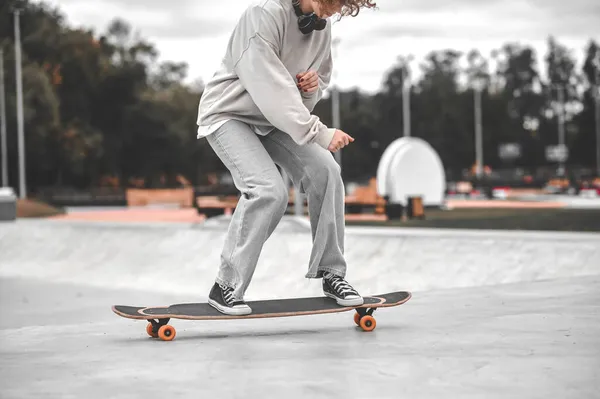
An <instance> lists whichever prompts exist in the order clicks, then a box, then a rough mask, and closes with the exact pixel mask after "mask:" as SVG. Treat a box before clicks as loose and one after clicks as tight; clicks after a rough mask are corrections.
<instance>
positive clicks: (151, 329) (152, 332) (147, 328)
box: [146, 323, 158, 338]
mask: <svg viewBox="0 0 600 399" xmlns="http://www.w3.org/2000/svg"><path fill="white" fill-rule="evenodd" d="M146 332H147V333H148V335H149V336H151V337H152V338H158V334H156V333H155V332H154V329H153V327H152V323H148V324H147V325H146Z"/></svg>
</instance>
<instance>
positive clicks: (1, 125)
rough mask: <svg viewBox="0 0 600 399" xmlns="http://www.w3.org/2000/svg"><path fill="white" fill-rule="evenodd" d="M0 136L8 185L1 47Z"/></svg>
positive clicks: (1, 54)
mask: <svg viewBox="0 0 600 399" xmlns="http://www.w3.org/2000/svg"><path fill="white" fill-rule="evenodd" d="M0 119H2V120H1V121H0V138H1V145H2V186H3V187H8V150H7V147H6V97H5V94H4V51H3V50H2V49H1V48H0Z"/></svg>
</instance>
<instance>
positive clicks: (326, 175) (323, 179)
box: [310, 157, 344, 191]
mask: <svg viewBox="0 0 600 399" xmlns="http://www.w3.org/2000/svg"><path fill="white" fill-rule="evenodd" d="M310 175H311V176H310V178H311V179H312V184H311V186H312V187H313V189H316V190H318V191H325V190H326V189H327V187H331V186H336V187H337V186H340V187H341V186H343V184H344V183H343V181H342V173H341V168H340V165H339V164H338V163H337V162H336V161H335V159H333V157H332V158H331V160H329V159H328V160H327V161H326V162H324V163H322V164H321V165H318V167H317V168H315V169H314V170H313V171H312V172H311V174H310Z"/></svg>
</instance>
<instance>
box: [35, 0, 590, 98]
mask: <svg viewBox="0 0 600 399" xmlns="http://www.w3.org/2000/svg"><path fill="white" fill-rule="evenodd" d="M47 1H50V2H51V4H53V5H57V6H59V7H60V9H61V10H62V11H63V13H65V14H66V15H67V17H68V18H67V20H68V21H69V23H71V24H74V25H77V26H81V25H83V26H86V27H93V28H94V29H95V30H96V31H97V32H101V31H105V30H106V27H107V26H108V23H109V22H110V21H111V20H112V19H113V18H114V17H115V16H119V17H121V18H122V19H124V20H125V21H128V22H129V23H130V24H131V26H132V28H133V29H134V30H135V31H139V32H140V34H141V35H142V37H144V38H147V39H148V40H149V41H151V42H152V43H154V44H156V47H157V49H158V50H159V52H160V55H161V57H160V58H161V59H169V60H173V61H185V62H187V63H188V64H189V66H190V68H189V75H190V76H189V78H190V79H191V80H193V79H196V78H199V77H201V78H203V79H205V80H207V79H209V78H210V77H211V76H212V75H213V73H214V71H215V69H216V68H217V67H218V65H219V63H220V60H221V57H222V55H223V53H224V51H225V47H226V45H227V40H228V38H229V34H230V32H231V30H232V29H233V27H234V26H235V23H236V22H237V20H238V18H239V16H240V14H241V13H242V12H243V10H244V9H245V8H246V7H247V6H248V4H249V2H250V1H254V0H218V1H212V2H209V1H207V0H174V1H171V2H168V1H164V0H145V1H141V0H103V1H102V3H101V6H100V7H99V6H98V3H97V2H92V1H89V0H47ZM377 6H378V9H377V10H362V11H361V13H360V14H359V15H358V17H357V18H344V19H343V20H342V21H340V22H334V26H333V30H334V36H336V37H339V38H341V39H342V41H341V44H340V47H339V53H338V55H337V57H336V61H335V63H336V74H337V75H336V81H337V82H338V83H339V84H340V86H341V87H343V88H347V87H354V86H358V87H360V88H362V89H364V90H367V91H372V90H377V89H378V88H379V85H380V82H381V81H382V80H383V79H384V75H385V72H386V71H387V70H388V69H389V68H390V67H391V66H392V65H393V64H395V62H396V58H397V56H398V55H406V54H413V55H414V56H415V57H416V61H415V63H414V66H415V67H416V66H417V65H418V63H419V62H420V61H421V60H422V59H423V57H424V56H425V55H426V54H427V53H429V52H430V51H434V50H441V49H445V48H452V49H456V50H459V51H462V52H467V51H469V50H471V49H479V50H480V51H481V52H482V54H484V55H487V56H489V54H490V52H491V50H492V49H497V48H500V47H501V46H502V45H503V44H505V43H507V42H519V43H521V44H523V45H529V46H532V47H534V49H535V50H536V52H537V53H538V59H540V58H541V56H542V55H543V54H545V51H546V48H547V45H546V40H547V38H548V36H550V35H553V36H555V37H556V38H557V40H558V41H559V43H561V44H565V45H567V46H569V47H571V48H574V49H575V50H576V51H575V55H576V56H577V57H578V58H581V56H582V53H583V48H584V46H585V45H586V43H587V42H588V41H589V39H591V38H594V39H596V40H597V41H600V1H597V0H569V1H564V0H486V1H482V0H453V1H448V0H428V1H422V0H402V1H400V0H377ZM415 69H418V68H415Z"/></svg>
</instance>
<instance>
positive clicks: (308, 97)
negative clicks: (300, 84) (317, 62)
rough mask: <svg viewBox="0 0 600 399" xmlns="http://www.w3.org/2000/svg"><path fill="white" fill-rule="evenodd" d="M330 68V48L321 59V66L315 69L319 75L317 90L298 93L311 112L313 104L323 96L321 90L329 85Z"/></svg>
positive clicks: (331, 63)
mask: <svg viewBox="0 0 600 399" xmlns="http://www.w3.org/2000/svg"><path fill="white" fill-rule="evenodd" d="M332 69H333V62H332V57H331V49H330V50H329V52H328V53H327V56H326V57H325V59H324V60H323V62H322V64H321V66H320V67H319V70H318V71H317V74H318V77H319V87H318V89H317V91H315V92H313V93H305V92H301V93H300V94H301V95H302V98H303V101H304V105H305V106H306V108H308V110H309V111H310V112H312V111H313V109H314V108H315V105H317V103H318V102H319V101H321V98H323V92H325V90H327V88H328V87H329V83H330V81H331V71H332Z"/></svg>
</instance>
